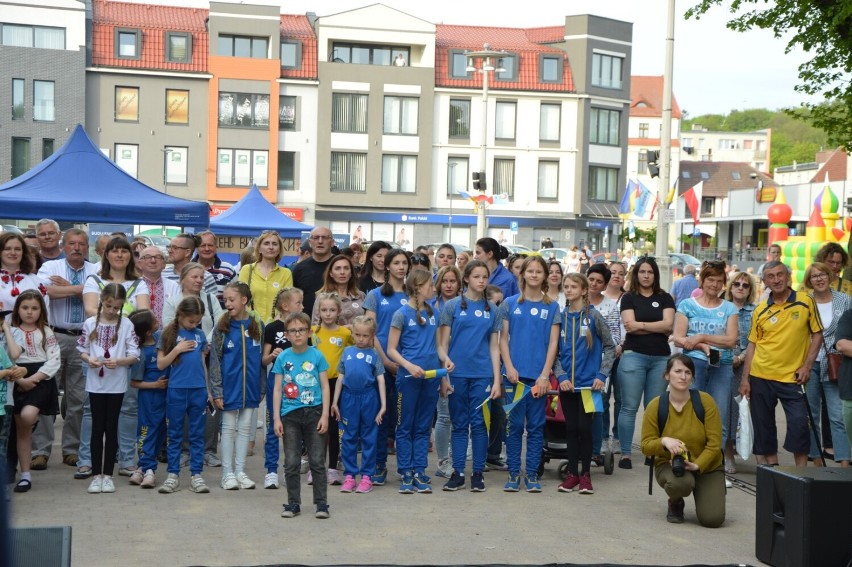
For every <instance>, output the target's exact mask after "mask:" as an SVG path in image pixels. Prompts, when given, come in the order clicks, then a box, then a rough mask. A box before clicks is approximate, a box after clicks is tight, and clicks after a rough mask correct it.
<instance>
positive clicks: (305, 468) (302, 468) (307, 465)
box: [299, 457, 311, 484]
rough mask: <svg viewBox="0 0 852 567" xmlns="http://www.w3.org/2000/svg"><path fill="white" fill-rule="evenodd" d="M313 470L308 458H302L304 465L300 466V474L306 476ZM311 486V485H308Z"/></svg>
mask: <svg viewBox="0 0 852 567" xmlns="http://www.w3.org/2000/svg"><path fill="white" fill-rule="evenodd" d="M310 469H311V464H310V463H309V462H308V458H307V457H302V464H301V465H300V466H299V474H305V473H306V472H308V471H309V470H310ZM308 484H310V483H308Z"/></svg>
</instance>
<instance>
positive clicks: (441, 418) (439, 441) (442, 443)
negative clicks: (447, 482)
mask: <svg viewBox="0 0 852 567" xmlns="http://www.w3.org/2000/svg"><path fill="white" fill-rule="evenodd" d="M437 407H438V410H437V411H438V417H437V419H436V420H435V455H436V456H437V457H438V462H441V461H443V460H444V459H446V458H448V457H449V456H450V431H451V428H452V425H453V424H452V421H450V400H449V396H448V397H446V398H442V397H438V406H437Z"/></svg>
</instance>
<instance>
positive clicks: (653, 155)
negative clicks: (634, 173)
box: [645, 150, 660, 179]
mask: <svg viewBox="0 0 852 567" xmlns="http://www.w3.org/2000/svg"><path fill="white" fill-rule="evenodd" d="M645 156H646V157H647V159H648V173H649V174H650V175H651V178H652V179H653V178H654V177H659V176H660V166H659V164H658V163H657V162H658V161H659V159H660V152H659V151H657V150H645Z"/></svg>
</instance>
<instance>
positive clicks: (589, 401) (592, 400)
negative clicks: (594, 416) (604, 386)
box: [580, 388, 603, 413]
mask: <svg viewBox="0 0 852 567" xmlns="http://www.w3.org/2000/svg"><path fill="white" fill-rule="evenodd" d="M580 398H581V399H582V400H583V410H585V412H586V413H603V394H602V393H601V392H600V391H599V390H589V389H586V388H582V389H581V390H580Z"/></svg>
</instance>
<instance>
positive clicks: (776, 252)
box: [757, 244, 781, 279]
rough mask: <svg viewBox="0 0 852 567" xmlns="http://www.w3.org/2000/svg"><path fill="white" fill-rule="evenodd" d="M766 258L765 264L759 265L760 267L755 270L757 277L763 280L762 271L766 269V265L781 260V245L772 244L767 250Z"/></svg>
mask: <svg viewBox="0 0 852 567" xmlns="http://www.w3.org/2000/svg"><path fill="white" fill-rule="evenodd" d="M766 256H767V261H766V263H764V264H761V265H760V267H759V268H758V269H757V277H758V278H760V279H763V270H765V269H766V265H767V264H769V262H777V261H779V260H780V259H781V245H780V244H773V245H772V246H770V247H769V250H767V254H766Z"/></svg>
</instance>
